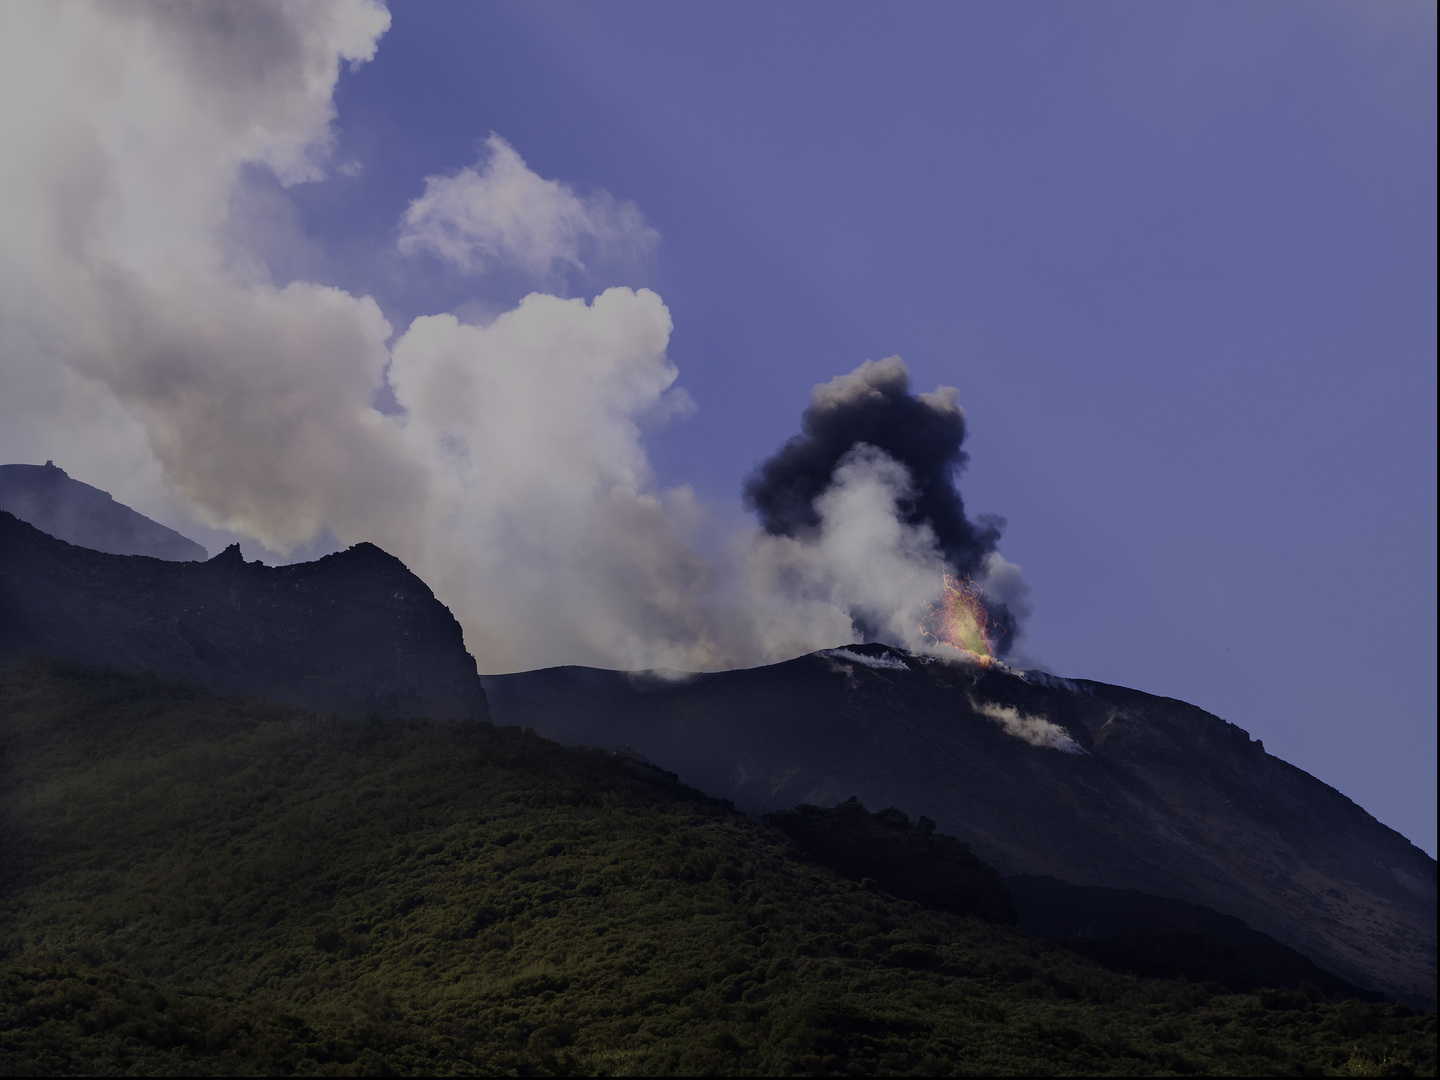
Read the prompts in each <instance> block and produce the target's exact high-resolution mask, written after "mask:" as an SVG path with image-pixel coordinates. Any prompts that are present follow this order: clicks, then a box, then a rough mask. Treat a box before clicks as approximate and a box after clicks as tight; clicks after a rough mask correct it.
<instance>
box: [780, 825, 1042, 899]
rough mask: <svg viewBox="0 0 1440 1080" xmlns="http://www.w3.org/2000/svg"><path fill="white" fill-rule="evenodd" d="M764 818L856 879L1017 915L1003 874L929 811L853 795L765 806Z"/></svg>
mask: <svg viewBox="0 0 1440 1080" xmlns="http://www.w3.org/2000/svg"><path fill="white" fill-rule="evenodd" d="M765 824H767V825H769V826H771V827H772V828H776V829H779V830H780V831H781V832H782V833H784V834H785V835H786V836H788V837H789V838H790V840H791V841H792V842H793V843H794V844H795V845H796V846H797V847H799V848H800V849H801V850H802V851H804V852H806V853H808V854H809V856H810V857H811V858H812V859H814V860H815V861H816V862H818V863H820V864H822V865H824V866H828V867H830V868H831V869H832V870H835V871H836V872H837V873H840V874H843V875H844V876H845V877H848V878H850V879H851V880H852V881H863V880H865V879H866V878H870V879H872V880H873V881H875V882H876V883H877V884H878V885H879V886H880V888H882V889H884V890H885V891H886V892H888V893H889V894H890V895H891V896H898V897H900V898H901V899H902V900H914V901H915V902H916V903H918V904H923V905H925V906H926V907H928V908H935V909H936V910H938V911H953V912H955V913H956V914H957V915H978V916H980V918H982V919H986V920H988V921H989V922H1003V923H1013V922H1015V920H1016V915H1015V904H1014V902H1013V901H1012V900H1011V899H1010V894H1009V893H1008V892H1007V891H1006V889H1005V886H1004V885H1003V884H1002V883H1001V881H1000V875H999V874H997V873H996V872H995V871H994V870H992V869H991V868H990V867H988V866H986V865H985V864H984V863H983V862H981V861H980V860H979V859H977V858H976V857H975V856H974V855H972V854H971V853H970V845H969V844H966V843H964V842H963V841H960V840H957V839H955V837H953V836H946V835H944V834H943V833H937V832H936V831H935V823H934V822H933V821H931V820H930V819H929V818H926V817H922V818H921V819H920V821H919V823H918V824H916V825H912V824H910V818H909V816H908V815H907V814H905V813H903V812H902V811H900V810H896V809H895V808H894V807H891V808H889V809H887V810H881V811H880V812H879V813H875V814H871V813H869V812H868V811H866V809H865V807H864V806H863V805H862V804H861V803H860V801H859V800H858V799H854V798H851V799H847V800H846V801H845V802H843V803H840V804H839V805H838V806H835V807H832V808H830V809H824V808H822V807H819V806H804V805H801V806H797V807H796V808H795V809H794V810H785V811H780V812H779V813H774V814H766V815H765Z"/></svg>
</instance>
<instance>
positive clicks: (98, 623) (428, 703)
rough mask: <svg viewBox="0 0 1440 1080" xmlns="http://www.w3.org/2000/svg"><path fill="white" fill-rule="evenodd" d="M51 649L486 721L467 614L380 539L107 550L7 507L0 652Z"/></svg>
mask: <svg viewBox="0 0 1440 1080" xmlns="http://www.w3.org/2000/svg"><path fill="white" fill-rule="evenodd" d="M28 656H48V657H52V658H54V659H58V660H66V661H73V662H77V663H82V664H91V665H96V666H108V667H114V668H118V669H120V670H124V671H136V672H138V671H153V672H154V673H155V674H157V675H159V676H161V677H163V678H170V679H186V680H189V681H192V682H195V683H199V684H200V685H201V686H204V687H206V688H208V689H210V690H214V691H216V692H219V693H227V694H251V695H255V696H258V697H263V698H269V699H271V700H275V701H281V702H286V703H289V704H295V705H304V706H308V707H310V708H314V709H323V710H327V711H332V712H339V713H346V714H350V715H357V716H365V715H369V714H371V713H378V714H381V715H385V716H430V717H435V718H443V717H459V718H468V719H484V718H486V717H487V716H488V710H487V708H486V703H485V691H484V689H483V688H482V687H481V684H480V676H479V674H478V672H477V671H476V668H475V660H474V658H473V657H471V656H470V654H469V653H468V652H466V651H465V642H464V638H463V635H462V633H461V630H460V624H459V623H458V622H456V621H455V617H454V616H453V615H451V613H450V611H449V609H448V608H446V607H445V605H443V604H442V603H440V601H439V600H437V599H436V598H435V595H434V593H432V592H431V591H430V589H429V588H428V587H427V586H426V585H425V583H424V582H423V581H421V580H420V579H419V578H418V577H416V576H415V575H414V574H412V573H411V572H410V571H409V570H408V569H406V567H405V564H404V563H402V562H401V561H400V560H399V559H397V558H395V557H394V556H393V555H387V554H386V553H385V552H384V551H381V550H380V549H379V548H378V547H375V546H374V545H373V544H357V545H356V546H355V547H352V548H350V549H349V550H348V551H342V552H339V553H337V554H334V555H327V556H326V557H325V558H323V559H319V560H317V561H315V562H309V563H297V564H294V565H291V566H273V567H272V566H265V565H263V564H261V563H258V562H251V563H247V562H246V561H245V560H244V559H243V558H242V557H241V555H240V549H239V547H230V548H227V549H226V550H225V551H224V552H222V553H221V554H220V555H217V556H216V557H215V558H213V559H211V560H210V561H208V562H166V561H164V560H161V559H154V558H148V557H145V556H141V555H111V554H107V553H104V552H99V551H92V550H89V549H87V548H83V547H76V546H74V545H72V544H67V543H65V542H64V541H63V540H57V539H55V538H54V537H53V536H49V535H47V534H46V533H43V532H41V531H40V530H39V529H36V528H34V527H33V526H31V525H28V524H26V523H25V522H23V521H20V520H19V519H18V518H16V517H14V516H13V515H11V514H7V513H3V512H0V663H8V662H10V661H14V660H19V659H23V658H25V657H28Z"/></svg>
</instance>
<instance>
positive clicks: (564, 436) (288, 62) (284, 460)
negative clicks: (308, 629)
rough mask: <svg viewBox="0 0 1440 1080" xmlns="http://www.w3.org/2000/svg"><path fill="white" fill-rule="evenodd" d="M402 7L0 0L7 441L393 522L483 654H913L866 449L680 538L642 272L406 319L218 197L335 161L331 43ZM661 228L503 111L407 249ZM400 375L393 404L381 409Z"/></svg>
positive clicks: (903, 591)
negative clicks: (808, 505) (633, 286)
mask: <svg viewBox="0 0 1440 1080" xmlns="http://www.w3.org/2000/svg"><path fill="white" fill-rule="evenodd" d="M388 23H389V15H388V13H387V12H386V11H385V10H384V9H383V7H381V6H379V5H378V4H376V3H372V2H369V0H304V2H296V3H286V2H281V0H236V2H234V3H218V2H217V3H207V4H158V3H157V4H143V3H118V2H117V3H106V4H101V3H93V4H92V3H79V2H73V3H50V2H37V3H22V2H13V3H9V4H6V5H4V6H3V7H0V460H4V461H23V460H27V459H28V460H35V461H42V460H45V459H47V458H53V459H54V460H56V461H57V462H58V463H60V464H62V465H64V466H65V467H66V468H67V469H69V470H70V471H71V472H72V473H73V474H75V475H77V476H79V477H81V478H83V479H85V480H86V481H87V482H90V483H95V484H98V485H99V486H102V487H105V488H107V489H109V490H111V491H113V492H114V493H115V494H116V496H117V497H118V498H120V499H121V500H122V501H124V502H128V503H131V504H132V505H135V506H137V507H138V508H139V509H141V510H142V511H144V512H147V513H151V514H152V515H158V516H161V517H168V518H169V520H170V521H171V522H172V523H175V524H177V525H180V526H181V527H182V528H183V527H184V524H185V517H186V515H194V518H198V519H199V520H200V521H203V522H204V523H206V524H208V525H210V526H214V527H221V528H226V529H229V530H233V531H234V532H235V533H238V534H240V535H244V536H249V537H253V538H255V539H257V540H259V541H261V542H262V543H264V544H265V545H267V546H268V547H270V548H271V549H274V550H281V551H284V550H293V549H295V548H296V547H297V546H299V545H302V544H305V543H306V542H308V541H310V540H312V539H313V538H314V537H315V536H316V535H317V534H320V533H322V532H324V531H326V530H328V532H329V533H330V534H333V536H334V537H335V538H336V539H337V540H338V541H340V542H341V543H344V544H349V543H356V542H359V541H362V540H368V541H373V542H375V543H378V544H380V545H381V546H382V547H385V548H386V549H388V550H390V551H392V552H394V553H395V554H396V555H398V556H399V557H400V558H402V559H403V560H405V562H406V563H407V564H409V565H410V566H411V567H412V568H413V569H415V570H416V572H417V573H419V574H420V575H421V576H422V577H423V578H425V579H426V580H427V581H428V582H430V583H431V585H432V586H433V587H434V588H435V590H436V592H437V594H438V595H439V596H440V597H441V598H442V599H443V600H444V601H445V602H447V603H448V604H450V605H451V607H452V608H453V609H454V610H455V612H456V614H457V616H458V617H459V619H460V621H461V623H462V625H463V626H464V628H465V633H466V640H467V643H468V645H469V646H470V648H471V650H472V651H473V652H474V653H475V654H476V656H477V659H478V660H479V662H480V664H481V667H482V669H483V670H488V671H501V670H513V669H517V668H525V667H536V666H542V665H545V664H556V663H588V664H597V665H604V666H615V667H645V666H663V667H671V668H690V669H696V668H713V667H723V666H727V665H735V664H748V663H756V662H760V661H764V660H772V659H779V658H783V657H785V656H788V655H794V654H796V653H801V652H806V651H810V650H813V649H818V648H822V647H827V646H838V645H844V644H847V643H848V642H850V641H853V640H855V638H856V636H857V631H856V629H855V619H856V618H859V617H863V619H864V620H865V621H866V624H867V625H869V626H872V627H878V628H879V630H878V632H879V633H880V634H881V635H882V636H885V637H886V638H887V639H888V640H891V641H893V642H895V643H896V644H901V645H906V646H908V647H911V648H921V647H924V645H925V643H924V641H923V640H921V639H920V638H919V637H918V617H917V613H918V612H919V611H920V610H921V609H922V607H923V605H924V604H925V603H926V602H927V601H929V600H930V599H933V597H934V594H935V593H936V592H937V591H938V582H939V579H940V557H939V555H938V554H937V552H936V547H935V542H934V537H933V535H931V534H930V533H929V530H928V529H927V528H926V527H924V526H914V525H909V524H906V523H905V521H904V520H902V518H901V516H900V515H899V514H898V512H897V505H898V501H899V500H902V499H904V498H905V497H906V495H907V492H908V491H909V486H910V485H911V482H912V481H911V478H910V477H909V475H908V473H907V472H906V470H905V468H904V467H903V466H901V465H900V464H899V463H898V462H897V461H895V460H894V459H893V458H891V457H888V456H887V455H885V454H884V453H881V452H880V451H878V450H875V449H874V448H872V447H864V446H860V447H856V448H855V449H854V450H853V452H852V453H851V454H850V455H849V456H848V457H847V458H846V459H845V460H844V462H843V463H842V464H841V466H840V467H839V468H838V469H837V470H836V472H835V475H834V479H833V482H832V483H831V485H830V487H829V490H828V491H826V492H825V493H824V494H823V495H822V496H821V497H820V498H819V499H818V500H817V504H816V505H817V512H818V513H819V515H820V518H821V526H820V528H819V529H818V530H817V531H816V532H815V534H814V535H813V536H806V537H804V538H782V537H776V536H771V535H767V534H759V533H756V534H755V535H746V536H741V537H737V538H735V541H734V543H733V545H732V551H733V552H735V554H734V555H733V556H732V558H731V560H730V561H729V562H728V563H727V562H725V561H724V560H723V559H722V560H719V561H714V560H707V559H705V558H702V557H701V556H700V555H699V554H698V553H697V552H696V550H695V545H694V544H693V543H692V538H693V537H694V536H696V535H697V533H698V531H699V530H700V529H701V528H702V527H704V526H705V524H706V514H705V510H704V507H702V506H700V505H699V504H698V503H697V501H696V499H695V498H694V496H693V494H692V493H691V492H690V491H689V489H687V488H678V489H673V490H668V491H664V490H657V489H656V488H655V486H654V483H653V478H652V474H651V469H650V465H649V462H648V460H647V457H646V453H645V449H644V445H643V441H642V439H641V435H640V431H639V427H638V423H639V421H640V420H641V419H643V418H645V417H647V416H651V417H653V416H663V415H668V414H674V413H676V412H683V411H684V410H685V408H686V407H687V402H688V399H687V398H686V397H685V396H684V393H683V391H680V390H679V389H678V388H676V387H675V386H674V381H675V378H676V371H675V368H674V366H673V365H672V364H671V362H670V361H669V359H668V357H667V355H666V348H667V345H668V341H669V335H670V330H671V325H670V316H669V312H668V311H667V310H666V308H665V306H664V304H663V303H662V302H661V300H660V298H659V297H658V296H656V295H655V294H654V293H651V292H648V291H646V290H640V291H638V292H637V291H632V290H630V289H623V288H617V289H609V290H606V291H604V292H602V293H601V294H600V295H599V296H596V297H595V298H594V300H593V301H592V302H589V303H587V302H585V301H582V300H565V299H560V298H558V297H555V296H546V295H541V294H534V295H531V296H529V297H527V298H526V299H525V300H524V301H522V302H521V303H520V304H519V305H518V306H517V307H516V308H515V309H514V310H512V311H509V312H506V313H504V314H502V315H500V316H499V317H497V318H495V319H494V320H493V321H492V322H490V323H489V324H488V325H486V326H483V327H480V326H471V325H466V324H464V323H462V322H460V321H459V320H457V319H456V318H455V317H453V316H451V315H443V314H441V315H433V316H427V317H422V318H419V319H416V320H415V321H414V322H413V323H412V324H411V326H410V327H408V328H407V329H406V330H405V331H404V333H403V334H402V335H401V336H400V337H399V338H398V339H397V340H394V341H393V342H392V341H391V339H392V328H391V326H390V324H389V323H388V322H387V320H386V319H385V317H384V316H383V314H382V312H381V310H380V308H379V306H378V305H377V304H376V303H375V302H374V301H373V300H371V299H370V298H368V297H357V296H354V295H351V294H349V293H347V292H345V291H342V290H340V289H336V288H333V287H329V286H327V285H325V284H323V283H316V282H307V281H296V282H293V283H291V284H289V285H287V286H285V287H283V288H282V287H277V286H276V285H275V284H274V283H273V282H272V280H271V278H270V276H269V272H268V270H267V268H266V266H265V265H264V263H263V262H262V261H261V260H260V259H259V258H258V257H257V256H255V255H254V254H253V252H251V251H250V250H248V249H247V248H246V247H245V246H244V235H243V234H244V232H245V230H244V229H238V228H237V227H236V222H235V220H234V218H233V217H232V215H233V214H234V213H236V212H237V208H240V212H244V213H248V214H253V213H255V212H256V210H255V205H256V204H255V203H254V202H253V201H252V202H250V203H248V204H247V203H246V200H245V199H244V198H242V197H241V196H243V195H244V193H245V192H246V190H247V188H246V185H245V170H246V169H247V168H254V167H257V166H258V167H264V168H267V169H270V170H271V171H273V172H274V174H275V176H276V177H277V178H278V179H279V180H280V181H281V183H282V184H294V183H300V182H305V181H309V180H314V179H316V178H318V177H320V176H321V175H322V174H323V172H322V171H323V168H324V167H325V164H326V157H327V154H328V151H329V147H330V145H331V142H332V136H331V128H330V124H331V121H332V119H333V117H334V104H333V93H334V88H335V84H336V80H337V78H338V75H339V71H340V64H341V63H342V62H346V61H348V62H349V63H351V64H358V63H362V62H364V61H365V60H367V59H369V58H370V57H371V56H373V55H374V52H375V49H376V46H377V42H378V41H379V39H380V37H381V35H382V34H383V33H384V32H385V30H386V28H387V26H388ZM271 224H272V225H273V226H274V227H275V228H284V227H285V223H284V222H283V221H277V222H272V223H271ZM656 238H657V234H656V233H655V232H654V230H652V229H650V228H649V226H648V225H646V224H645V222H644V219H643V218H642V217H641V216H640V213H639V211H638V210H637V209H636V208H635V207H634V206H633V205H632V204H629V203H624V202H620V201H618V200H615V199H613V198H612V197H610V196H609V195H608V194H606V193H604V192H601V193H598V194H595V195H592V196H587V197H583V198H582V197H580V196H578V195H576V194H575V193H574V192H573V191H572V190H571V189H570V188H568V187H567V186H565V185H563V184H561V183H559V182H557V181H554V180H545V179H542V178H541V177H539V176H537V175H536V174H535V173H534V172H533V171H531V170H529V169H528V168H527V167H526V166H525V164H524V162H523V161H522V160H521V159H520V157H519V155H518V154H516V153H515V151H514V150H513V149H511V148H510V147H509V146H508V144H506V143H505V142H504V141H503V140H501V139H499V138H498V136H492V137H491V139H490V140H489V141H488V142H487V143H486V157H485V158H484V160H483V161H482V162H481V164H480V165H479V166H478V167H476V168H471V169H465V170H461V172H459V173H458V174H455V175H454V176H451V177H448V178H435V177H431V178H429V179H428V180H427V181H426V187H425V192H424V194H423V195H421V197H420V198H419V199H417V200H416V202H415V203H413V204H412V205H411V208H410V210H409V211H408V212H407V214H406V216H405V218H404V220H403V222H402V233H401V245H402V247H404V248H406V249H408V250H411V251H413V252H427V253H430V254H434V255H436V256H438V257H440V258H441V259H442V260H445V261H447V262H449V263H450V264H451V265H453V266H454V267H455V268H456V269H457V270H459V271H461V272H474V271H479V270H483V269H486V268H488V267H491V266H494V265H501V264H504V265H507V266H511V267H516V268H518V269H520V270H523V271H525V272H527V273H530V274H533V275H535V276H536V277H540V278H545V277H547V276H549V275H554V274H556V273H560V272H563V271H564V270H565V269H566V268H577V267H578V268H583V267H584V264H585V260H586V259H589V258H595V259H600V260H603V259H607V258H612V257H614V256H615V255H616V253H620V254H625V253H632V254H633V253H637V252H638V253H643V252H645V251H647V250H649V249H650V248H652V247H653V246H654V244H655V242H656ZM896 363H898V360H897V361H896ZM387 373H388V378H389V380H390V389H393V392H394V396H395V400H396V401H398V402H399V404H400V406H401V412H400V413H399V414H397V415H385V414H382V413H381V412H379V411H377V410H376V409H375V408H374V407H373V404H372V403H373V401H374V400H375V398H376V394H377V391H379V390H381V389H384V388H385V386H386V383H385V380H386V378H387ZM194 518H192V520H194ZM994 558H997V559H998V556H997V557H994ZM987 565H988V570H987V572H988V573H989V575H990V577H991V578H993V579H994V581H995V587H996V588H997V590H998V589H1002V588H1010V589H1012V591H1013V589H1014V587H1015V582H1014V581H1011V580H1010V578H1011V577H1013V575H1010V576H1009V577H1007V574H1009V571H1008V570H1007V569H1006V568H1007V567H1008V565H1009V564H1005V563H1004V562H1003V560H1000V561H999V562H993V561H992V564H987ZM727 580H728V581H730V585H729V586H723V585H719V584H717V583H720V582H724V581H727ZM1007 582H1008V584H1007Z"/></svg>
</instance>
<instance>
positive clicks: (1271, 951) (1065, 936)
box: [1004, 875, 1383, 1000]
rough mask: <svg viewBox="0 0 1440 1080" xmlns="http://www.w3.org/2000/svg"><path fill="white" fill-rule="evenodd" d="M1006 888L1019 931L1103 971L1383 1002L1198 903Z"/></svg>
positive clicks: (1111, 892)
mask: <svg viewBox="0 0 1440 1080" xmlns="http://www.w3.org/2000/svg"><path fill="white" fill-rule="evenodd" d="M1004 884H1005V887H1006V889H1007V890H1008V891H1009V893H1010V896H1011V897H1012V898H1013V899H1014V902H1015V906H1016V908H1017V909H1018V910H1019V914H1020V919H1019V923H1020V928H1021V929H1022V930H1025V931H1026V932H1028V933H1031V934H1034V935H1035V936H1036V937H1043V938H1049V939H1051V940H1053V941H1059V942H1063V943H1064V944H1065V945H1066V946H1068V947H1069V948H1071V949H1073V950H1074V951H1076V952H1078V953H1081V954H1083V955H1085V956H1088V957H1090V958H1091V959H1092V960H1098V961H1099V962H1100V963H1102V964H1104V965H1105V966H1106V967H1111V968H1115V969H1118V970H1121V971H1131V972H1134V973H1135V974H1137V975H1142V976H1145V977H1147V978H1160V979H1163V978H1177V977H1180V976H1181V975H1183V976H1184V977H1186V978H1188V979H1189V980H1190V981H1191V982H1210V981H1214V982H1218V983H1220V984H1221V985H1223V986H1224V987H1226V989H1228V990H1232V991H1235V992H1237V993H1249V992H1252V991H1255V990H1258V989H1261V988H1262V987H1267V986H1283V987H1288V988H1289V989H1292V990H1294V989H1298V988H1302V987H1303V986H1304V984H1305V983H1307V982H1308V983H1310V984H1311V985H1312V986H1314V987H1315V988H1316V989H1317V990H1319V991H1320V992H1321V993H1324V994H1328V995H1332V996H1335V997H1362V998H1363V997H1368V998H1371V999H1372V1000H1375V999H1380V998H1383V995H1380V994H1374V993H1366V992H1365V991H1362V990H1360V989H1359V988H1358V987H1356V986H1352V985H1351V984H1350V983H1347V982H1346V981H1345V980H1344V979H1340V978H1337V977H1336V976H1334V975H1332V974H1330V972H1328V971H1325V970H1324V969H1323V968H1320V967H1317V966H1316V964H1315V963H1314V962H1313V961H1312V960H1311V959H1310V958H1309V957H1308V956H1304V955H1302V954H1301V953H1299V952H1296V951H1295V950H1294V949H1292V948H1289V947H1288V946H1285V945H1281V944H1280V943H1279V942H1278V941H1276V940H1275V939H1274V938H1272V937H1270V936H1269V935H1268V934H1262V933H1260V931H1258V930H1252V929H1251V928H1250V927H1249V926H1247V925H1245V922H1244V920H1242V919H1237V918H1235V917H1234V916H1233V915H1221V914H1220V913H1219V912H1218V911H1212V910H1211V909H1210V908H1207V907H1203V906H1201V905H1199V904H1187V903H1185V902H1184V901H1183V900H1170V899H1167V898H1165V897H1162V896H1151V895H1150V894H1148V893H1142V892H1137V891H1136V890H1134V889H1104V888H1100V887H1099V886H1095V885H1070V884H1067V883H1066V882H1063V881H1059V880H1057V879H1056V878H1052V877H1032V876H1028V875H1027V876H1022V877H1012V878H1007V879H1006V880H1005V883H1004Z"/></svg>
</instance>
